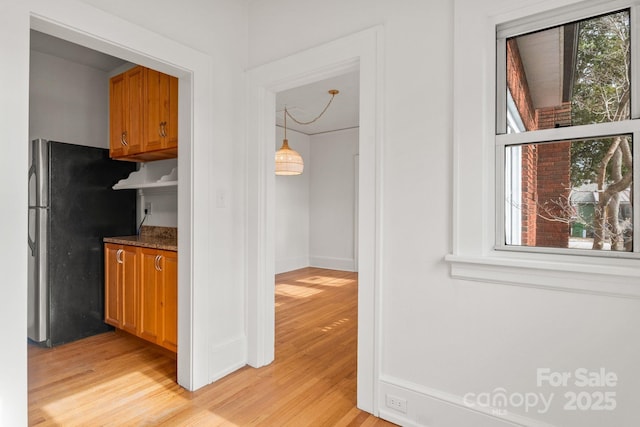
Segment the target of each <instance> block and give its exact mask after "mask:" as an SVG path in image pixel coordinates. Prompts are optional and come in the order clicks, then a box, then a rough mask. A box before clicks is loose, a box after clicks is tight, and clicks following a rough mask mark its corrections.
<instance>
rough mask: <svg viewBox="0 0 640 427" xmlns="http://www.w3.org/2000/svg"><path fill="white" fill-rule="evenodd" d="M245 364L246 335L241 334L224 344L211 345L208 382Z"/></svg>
mask: <svg viewBox="0 0 640 427" xmlns="http://www.w3.org/2000/svg"><path fill="white" fill-rule="evenodd" d="M246 364H247V338H246V336H244V335H243V336H240V337H237V338H235V339H232V340H229V341H227V342H226V343H224V344H220V345H217V346H212V347H211V354H210V356H209V367H210V368H209V382H210V383H212V382H214V381H217V380H219V379H220V378H222V377H224V376H226V375H228V374H230V373H231V372H233V371H236V370H238V369H239V368H241V367H243V366H244V365H246Z"/></svg>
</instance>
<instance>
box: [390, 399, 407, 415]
mask: <svg viewBox="0 0 640 427" xmlns="http://www.w3.org/2000/svg"><path fill="white" fill-rule="evenodd" d="M387 407H388V408H391V409H395V410H396V411H399V412H402V413H403V414H406V413H407V399H403V398H401V397H398V396H393V395H391V394H387Z"/></svg>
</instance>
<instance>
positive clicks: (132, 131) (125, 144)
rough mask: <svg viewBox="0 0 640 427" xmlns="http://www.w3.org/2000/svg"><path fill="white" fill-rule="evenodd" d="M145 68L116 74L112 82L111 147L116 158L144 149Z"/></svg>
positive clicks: (110, 99) (110, 89)
mask: <svg viewBox="0 0 640 427" xmlns="http://www.w3.org/2000/svg"><path fill="white" fill-rule="evenodd" d="M144 79H145V73H144V68H142V67H134V68H132V69H130V70H128V71H126V72H124V73H122V74H119V75H117V76H115V77H113V78H112V79H111V81H110V85H109V148H110V155H111V157H113V158H124V157H126V156H131V155H135V154H138V153H140V152H141V150H142V145H143V140H144V128H145V127H144V114H145V113H144V107H145V84H144Z"/></svg>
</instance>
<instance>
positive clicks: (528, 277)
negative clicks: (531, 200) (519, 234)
mask: <svg viewBox="0 0 640 427" xmlns="http://www.w3.org/2000/svg"><path fill="white" fill-rule="evenodd" d="M504 255H505V256H461V255H447V256H445V260H446V261H448V262H449V263H450V264H451V277H454V278H456V279H465V280H474V281H479V282H488V283H500V284H503V285H511V286H524V287H531V288H539V289H549V290H556V291H565V292H576V293H585V294H592V295H603V296H610V297H620V298H632V299H637V298H640V270H639V269H638V267H637V265H631V264H629V263H627V264H624V263H613V261H620V260H614V259H611V260H608V261H609V264H610V265H606V266H605V265H601V264H594V263H586V262H583V260H581V259H579V257H572V256H570V255H565V256H562V255H558V256H553V255H547V256H544V255H543V256H540V257H535V256H534V255H535V254H528V256H527V257H526V258H523V257H521V256H518V257H515V256H508V255H512V254H511V253H505V254H504ZM566 258H573V259H571V260H567V259H566ZM632 262H633V261H632ZM634 264H637V262H636V263H634Z"/></svg>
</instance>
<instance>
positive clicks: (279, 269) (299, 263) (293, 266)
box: [275, 256, 309, 274]
mask: <svg viewBox="0 0 640 427" xmlns="http://www.w3.org/2000/svg"><path fill="white" fill-rule="evenodd" d="M305 267H309V257H308V256H301V257H292V258H285V259H277V260H276V268H275V272H276V274H280V273H286V272H287V271H293V270H298V269H300V268H305Z"/></svg>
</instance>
